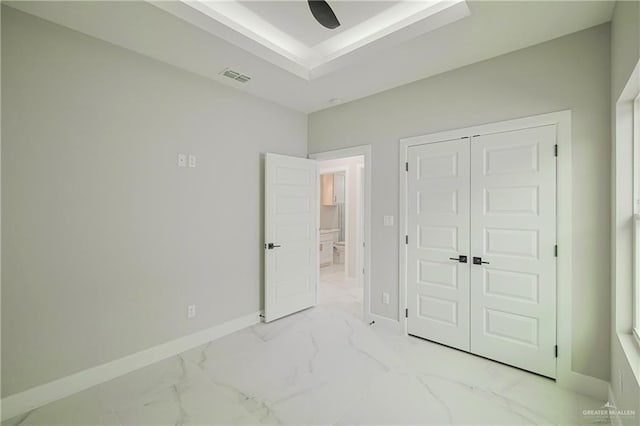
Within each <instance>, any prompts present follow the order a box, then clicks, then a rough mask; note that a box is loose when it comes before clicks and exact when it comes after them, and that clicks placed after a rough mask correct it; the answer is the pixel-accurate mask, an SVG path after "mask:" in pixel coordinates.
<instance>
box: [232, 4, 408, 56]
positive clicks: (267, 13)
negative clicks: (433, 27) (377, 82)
mask: <svg viewBox="0 0 640 426" xmlns="http://www.w3.org/2000/svg"><path fill="white" fill-rule="evenodd" d="M238 3H240V4H242V5H243V6H245V7H246V8H248V9H249V10H251V11H252V12H254V13H255V14H257V15H258V16H260V17H261V18H263V19H264V20H266V21H268V22H270V23H272V24H273V25H275V26H276V27H278V28H282V29H283V31H285V32H286V33H287V34H289V35H290V36H291V37H293V38H296V39H298V40H300V41H301V42H302V43H304V44H305V45H307V46H309V47H313V46H315V45H317V44H320V43H321V42H323V41H326V40H327V39H328V38H331V37H333V36H334V35H336V34H339V33H341V32H343V31H344V30H345V29H346V28H352V27H354V26H356V25H358V24H361V23H362V22H364V21H366V20H367V19H369V18H372V17H374V16H375V15H377V14H379V13H381V12H383V11H385V10H387V9H389V8H390V7H392V6H394V5H396V4H398V3H400V2H399V1H366V0H365V1H330V3H329V4H330V5H331V8H332V9H333V12H334V13H335V14H336V16H337V17H338V20H339V21H340V24H341V25H340V26H339V27H338V28H336V29H334V30H330V29H327V28H325V27H323V26H322V25H318V23H317V22H316V21H315V19H314V18H313V16H312V15H311V13H310V12H309V6H308V5H307V2H306V1H255V0H253V1H244V0H241V1H239V2H238Z"/></svg>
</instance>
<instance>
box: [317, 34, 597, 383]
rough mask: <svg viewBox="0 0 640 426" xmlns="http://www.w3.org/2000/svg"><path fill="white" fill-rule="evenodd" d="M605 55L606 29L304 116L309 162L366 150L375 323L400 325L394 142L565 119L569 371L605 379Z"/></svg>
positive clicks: (563, 38) (396, 145) (396, 171)
mask: <svg viewBox="0 0 640 426" xmlns="http://www.w3.org/2000/svg"><path fill="white" fill-rule="evenodd" d="M609 47H610V37H609V25H608V24H605V25H601V26H598V27H594V28H592V29H589V30H585V31H582V32H579V33H576V34H572V35H569V36H566V37H562V38H560V39H557V40H553V41H550V42H547V43H544V44H540V45H537V46H533V47H530V48H527V49H523V50H520V51H517V52H514V53H510V54H507V55H504V56H500V57H497V58H494V59H491V60H488V61H485V62H481V63H477V64H474V65H470V66H467V67H464V68H461V69H458V70H454V71H450V72H447V73H444V74H440V75H437V76H434V77H431V78H428V79H425V80H421V81H417V82H415V83H411V84H408V85H405V86H401V87H398V88H395V89H392V90H389V91H387V92H383V93H380V94H377V95H374V96H370V97H368V98H365V99H362V100H358V101H355V102H351V103H347V104H344V105H341V106H338V107H334V108H331V109H327V110H323V111H319V112H317V113H314V114H311V115H310V119H309V151H310V152H322V151H327V150H331V149H337V148H343V147H348V146H354V145H362V144H371V145H372V150H373V151H372V163H373V165H372V174H373V175H372V188H373V189H372V191H373V193H372V207H371V208H372V212H371V213H372V230H371V231H372V242H371V250H372V253H371V301H372V310H373V312H374V313H376V314H380V315H384V316H386V317H389V318H394V319H396V318H398V300H397V297H398V242H397V241H398V229H397V227H393V228H390V227H384V226H383V224H382V216H383V215H394V216H396V219H397V216H398V187H399V186H398V185H399V183H398V139H400V138H403V137H407V136H413V135H421V134H427V133H433V132H438V131H441V130H446V129H455V128H459V127H466V126H471V125H477V124H482V123H488V122H495V121H501V120H507V119H511V118H517V117H524V116H530V115H535V114H542V113H547V112H552V111H558V110H564V109H571V110H572V111H573V158H572V161H573V187H574V193H573V194H564V195H563V196H571V197H572V198H573V214H574V217H573V225H574V231H575V233H574V236H573V247H574V257H573V277H574V289H575V290H574V293H573V298H574V303H573V323H572V326H573V360H572V362H573V366H572V368H573V370H574V371H577V372H580V373H584V374H587V375H591V376H594V377H598V378H601V379H604V380H608V379H609V353H608V351H607V350H604V349H603V348H607V347H608V346H609V336H610V333H609V327H608V324H609V315H610V306H609V300H610V295H609V282H610V277H609V267H610V261H609V249H610V245H609V236H610V230H609V219H610V212H609V204H608V200H609V198H610V144H609V141H610V120H609V114H610V111H609V102H608V99H609V97H610V90H609V84H610V74H609ZM396 223H397V221H396ZM384 291H387V292H389V293H390V294H391V298H392V301H391V304H390V305H383V304H381V301H382V292H384Z"/></svg>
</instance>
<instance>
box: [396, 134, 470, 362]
mask: <svg viewBox="0 0 640 426" xmlns="http://www.w3.org/2000/svg"><path fill="white" fill-rule="evenodd" d="M407 151H408V162H409V170H408V173H407V224H408V225H407V227H408V247H407V307H408V317H407V318H408V319H407V329H408V333H409V334H412V335H415V336H419V337H423V338H425V339H429V340H433V341H436V342H439V343H442V344H445V345H449V346H452V347H455V348H458V349H463V350H469V263H461V262H460V261H458V260H457V259H459V256H460V255H463V256H467V255H468V253H469V140H468V139H462V140H460V139H457V140H453V141H444V142H439V143H432V144H425V145H419V146H412V147H409V148H408V150H407Z"/></svg>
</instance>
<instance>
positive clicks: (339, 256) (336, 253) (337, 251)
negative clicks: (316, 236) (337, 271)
mask: <svg viewBox="0 0 640 426" xmlns="http://www.w3.org/2000/svg"><path fill="white" fill-rule="evenodd" d="M333 263H338V264H343V263H344V241H336V242H335V243H333Z"/></svg>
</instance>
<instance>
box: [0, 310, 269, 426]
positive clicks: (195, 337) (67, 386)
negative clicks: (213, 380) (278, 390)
mask: <svg viewBox="0 0 640 426" xmlns="http://www.w3.org/2000/svg"><path fill="white" fill-rule="evenodd" d="M259 322H260V312H256V313H253V314H249V315H245V316H243V317H240V318H236V319H233V320H231V321H227V322H224V323H222V324H218V325H215V326H213V327H211V328H208V329H206V330H201V331H198V332H195V333H193V334H190V335H188V336H184V337H180V338H178V339H176V340H172V341H170V342H166V343H162V344H160V345H158V346H154V347H152V348H149V349H145V350H143V351H140V352H136V353H134V354H131V355H127V356H125V357H122V358H119V359H116V360H114V361H111V362H108V363H106V364H102V365H98V366H96V367H92V368H89V369H86V370H83V371H80V372H78V373H74V374H72V375H70V376H67V377H63V378H61V379H58V380H54V381H52V382H49V383H45V384H44V385H40V386H36V387H34V388H31V389H28V390H26V391H23V392H19V393H16V394H13V395H10V396H8V397H6V398H3V399H2V420H3V421H4V420H6V419H10V418H12V417H15V416H18V415H20V414H23V413H26V412H27V411H30V410H33V409H34V408H38V407H41V406H43V405H45V404H48V403H50V402H53V401H56V400H58V399H62V398H65V397H67V396H69V395H73V394H74V393H77V392H80V391H83V390H85V389H88V388H90V387H92V386H95V385H98V384H100V383H104V382H106V381H109V380H112V379H115V378H116V377H119V376H122V375H124V374H127V373H130V372H132V371H134V370H137V369H139V368H142V367H146V366H147V365H150V364H153V363H155V362H158V361H162V360H163V359H166V358H169V357H172V356H174V355H177V354H179V353H182V352H184V351H187V350H189V349H193V348H195V347H198V346H200V345H203V344H205V343H208V342H211V341H213V340H216V339H219V338H221V337H223V336H226V335H228V334H231V333H233V332H235V331H238V330H242V329H243V328H246V327H249V326H252V325H254V324H257V323H259Z"/></svg>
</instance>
